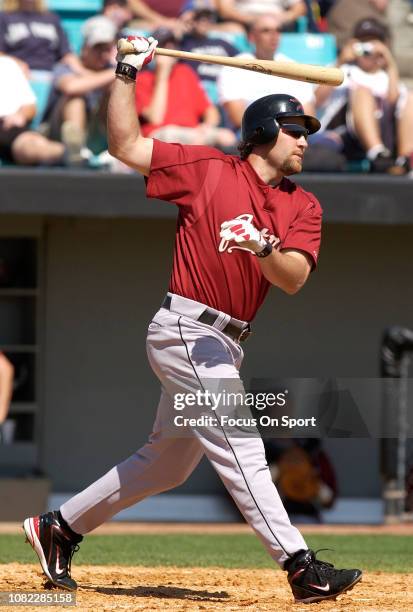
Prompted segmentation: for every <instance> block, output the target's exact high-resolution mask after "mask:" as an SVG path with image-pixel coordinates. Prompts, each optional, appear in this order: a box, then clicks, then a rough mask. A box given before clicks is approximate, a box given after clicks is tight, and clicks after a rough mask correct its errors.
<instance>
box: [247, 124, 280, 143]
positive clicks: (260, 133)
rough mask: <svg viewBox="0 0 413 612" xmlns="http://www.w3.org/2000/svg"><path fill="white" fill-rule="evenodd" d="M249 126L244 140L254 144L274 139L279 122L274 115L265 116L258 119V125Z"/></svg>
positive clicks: (278, 128) (278, 129)
mask: <svg viewBox="0 0 413 612" xmlns="http://www.w3.org/2000/svg"><path fill="white" fill-rule="evenodd" d="M251 127H252V129H251V131H250V132H249V134H246V138H245V140H246V141H247V142H250V143H251V144H255V145H259V144H266V143H267V142H271V141H272V140H276V139H277V136H278V132H279V131H280V126H279V123H278V122H277V120H276V119H275V118H274V117H266V118H265V119H262V120H261V121H260V123H259V125H257V126H256V127H254V126H251Z"/></svg>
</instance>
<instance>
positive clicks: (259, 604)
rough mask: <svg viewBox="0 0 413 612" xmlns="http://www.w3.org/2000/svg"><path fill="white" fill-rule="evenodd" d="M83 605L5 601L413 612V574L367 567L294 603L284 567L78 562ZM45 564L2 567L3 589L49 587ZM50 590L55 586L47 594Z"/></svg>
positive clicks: (389, 529)
mask: <svg viewBox="0 0 413 612" xmlns="http://www.w3.org/2000/svg"><path fill="white" fill-rule="evenodd" d="M300 530H301V531H302V532H303V533H342V534H343V535H344V534H346V533H352V534H354V533H369V534H374V533H380V534H383V533H388V534H394V535H403V534H406V535H407V534H409V535H412V534H413V524H412V523H409V524H403V525H386V526H355V525H348V526H345V525H343V526H331V525H329V526H327V525H320V526H314V525H311V526H310V525H308V526H300ZM249 531H250V528H249V526H248V525H245V524H233V525H228V524H225V525H218V524H209V525H203V524H188V525H185V524H182V523H181V524H159V523H158V524H153V523H129V524H128V523H108V524H106V525H104V526H102V527H101V528H99V529H97V530H96V531H95V532H94V533H95V534H100V535H104V534H116V533H136V534H138V533H160V534H161V533H248V532H249ZM0 533H21V525H20V524H19V523H0ZM73 577H74V578H75V580H77V581H78V583H79V589H78V591H77V605H76V607H75V608H71V607H66V608H63V607H58V606H54V607H45V606H42V607H29V606H25V607H24V608H23V607H19V606H13V607H8V606H0V610H1V612H3V611H4V612H6V611H7V610H8V611H9V612H13V611H14V610H16V609H21V610H23V609H24V610H43V611H47V610H48V611H50V612H53V611H56V610H70V609H75V610H77V611H80V610H81V611H83V610H93V611H96V612H98V611H99V612H100V611H105V612H112V610H133V611H135V610H145V612H151V611H153V612H159V611H164V610H165V611H166V612H168V611H173V612H201V611H202V612H240V611H245V612H253V611H254V612H270V611H271V612H291V611H292V612H304V611H305V612H309V611H310V610H317V612H324V611H325V612H413V575H412V574H389V573H383V572H367V573H365V574H364V575H363V581H362V582H361V583H359V584H358V585H356V586H355V587H354V589H353V590H352V591H350V592H349V593H347V594H345V595H342V596H340V597H339V598H338V599H337V601H331V602H327V601H325V602H323V603H321V604H314V605H313V606H308V605H302V604H295V605H294V604H293V599H292V596H291V591H290V588H289V586H288V583H287V581H286V580H285V575H284V574H283V573H281V572H278V571H274V570H268V569H265V570H263V569H259V570H252V569H231V570H228V569H223V568H171V567H167V568H166V567H165V568H159V567H157V568H146V567H120V566H97V567H92V566H76V567H74V568H73ZM44 585H45V580H44V576H43V574H42V572H41V570H40V567H39V565H21V564H18V563H12V564H8V565H0V592H1V591H43V589H44ZM45 592H49V593H50V591H45Z"/></svg>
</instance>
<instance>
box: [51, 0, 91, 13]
mask: <svg viewBox="0 0 413 612" xmlns="http://www.w3.org/2000/svg"><path fill="white" fill-rule="evenodd" d="M102 6H103V0H47V8H48V9H49V11H54V12H55V13H60V12H61V11H65V12H76V13H77V12H84V13H100V11H101V10H102Z"/></svg>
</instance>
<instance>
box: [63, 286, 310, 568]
mask: <svg viewBox="0 0 413 612" xmlns="http://www.w3.org/2000/svg"><path fill="white" fill-rule="evenodd" d="M204 308H205V306H204V305H202V304H200V303H198V302H194V301H192V300H188V299H186V298H182V297H180V296H175V295H172V304H171V310H166V309H165V308H161V309H160V310H159V311H158V312H157V314H156V315H155V317H154V319H153V320H152V322H151V323H150V325H149V329H148V337H147V352H148V358H149V362H150V364H151V366H152V368H153V370H154V372H155V374H156V375H157V377H158V378H159V380H160V382H161V384H162V395H161V399H160V402H159V406H158V410H157V414H156V419H155V423H154V427H153V431H152V434H151V436H150V439H149V441H148V443H147V444H146V445H145V446H143V447H142V448H140V449H139V450H138V451H136V452H135V453H134V454H133V455H131V456H130V457H129V458H128V459H126V460H125V461H123V462H121V463H120V464H118V465H117V466H115V467H114V468H112V469H111V470H110V471H109V472H107V473H106V474H105V475H104V476H103V477H102V478H100V479H99V480H97V481H96V482H94V483H93V484H92V485H90V486H89V487H88V488H87V489H85V490H84V491H82V492H81V493H79V494H78V495H76V496H74V497H73V498H71V499H70V500H69V501H67V502H66V503H65V504H63V506H62V507H61V508H60V511H61V513H62V516H63V518H64V519H65V520H66V522H67V523H68V524H69V525H70V527H71V528H72V529H73V530H74V531H75V532H77V533H81V534H85V533H88V532H89V531H92V530H93V529H95V528H96V527H98V526H99V525H101V524H102V523H104V522H105V521H107V520H108V519H110V518H111V517H112V516H114V515H115V514H117V513H118V512H119V511H120V510H123V509H124V508H127V507H129V506H131V505H132V504H136V503H137V502H139V501H141V500H142V499H144V498H146V497H148V496H150V495H154V494H156V493H161V492H162V491H167V490H168V489H172V488H174V487H176V486H178V485H179V484H182V483H183V482H184V481H185V480H186V479H187V478H188V476H189V475H190V474H191V473H192V472H193V470H194V469H195V467H196V466H197V465H198V463H199V461H200V459H201V457H202V456H203V454H204V453H205V454H206V456H207V457H208V459H209V461H210V462H211V464H212V465H213V467H214V468H215V470H216V471H217V473H218V474H219V476H220V478H221V479H222V481H223V483H224V485H225V486H226V488H227V490H228V491H229V493H230V494H231V496H232V498H233V499H234V501H235V503H236V504H237V506H238V508H239V510H240V511H241V513H242V514H243V516H244V517H245V519H246V521H247V522H248V523H249V524H250V526H251V527H252V528H253V530H254V531H255V533H256V534H257V535H258V537H259V538H260V539H261V541H262V542H263V544H264V546H265V547H266V548H267V550H268V552H269V554H270V555H271V557H272V558H273V559H274V560H275V561H276V562H278V563H279V564H280V565H281V566H282V565H283V564H284V562H285V561H286V560H287V559H288V558H289V557H290V556H291V555H292V554H294V553H295V552H296V551H298V550H301V549H307V548H308V546H307V545H306V543H305V541H304V539H303V537H302V535H301V534H300V532H299V531H298V530H297V529H296V528H295V527H294V526H293V525H291V523H290V520H289V518H288V515H287V513H286V511H285V509H284V506H283V504H282V501H281V499H280V497H279V495H278V492H277V489H276V487H275V485H274V484H273V482H272V480H271V475H270V472H269V469H268V466H267V463H266V459H265V452H264V445H263V442H262V440H261V438H260V437H240V436H236V435H232V434H231V432H227V431H226V430H225V428H222V427H209V428H205V427H204V428H194V429H193V431H192V432H191V434H192V435H191V437H172V436H171V423H172V422H173V419H174V417H175V416H176V415H177V412H176V410H175V408H174V404H173V396H174V394H175V393H179V392H182V393H188V392H189V391H193V392H196V391H197V390H199V389H200V388H202V386H203V385H205V381H206V380H208V379H211V381H212V380H217V379H230V378H231V379H239V368H240V366H241V362H242V359H243V351H242V348H241V346H240V345H239V344H237V343H236V342H235V341H233V340H232V339H231V338H229V337H228V336H226V335H225V334H223V333H222V332H221V331H220V330H221V329H222V328H223V327H225V325H226V323H227V322H228V320H229V316H228V315H226V314H224V313H222V317H220V318H219V320H218V322H217V324H216V327H211V326H209V325H204V324H202V323H199V322H198V321H196V320H195V319H194V318H191V317H197V316H199V315H200V314H201V312H202V311H203V310H204ZM191 416H192V415H191Z"/></svg>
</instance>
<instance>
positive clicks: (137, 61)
mask: <svg viewBox="0 0 413 612" xmlns="http://www.w3.org/2000/svg"><path fill="white" fill-rule="evenodd" d="M120 40H122V39H120ZM126 40H127V41H128V42H129V43H132V45H133V46H134V47H135V50H136V53H127V54H126V55H124V54H123V53H120V52H118V54H117V56H116V61H117V62H121V63H122V64H129V66H133V67H134V68H136V70H142V68H143V66H146V64H149V62H150V61H151V60H152V59H153V56H154V54H155V49H156V47H157V45H158V41H157V40H155V39H154V38H153V37H152V36H149V38H144V37H143V36H128V37H127V38H126Z"/></svg>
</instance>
